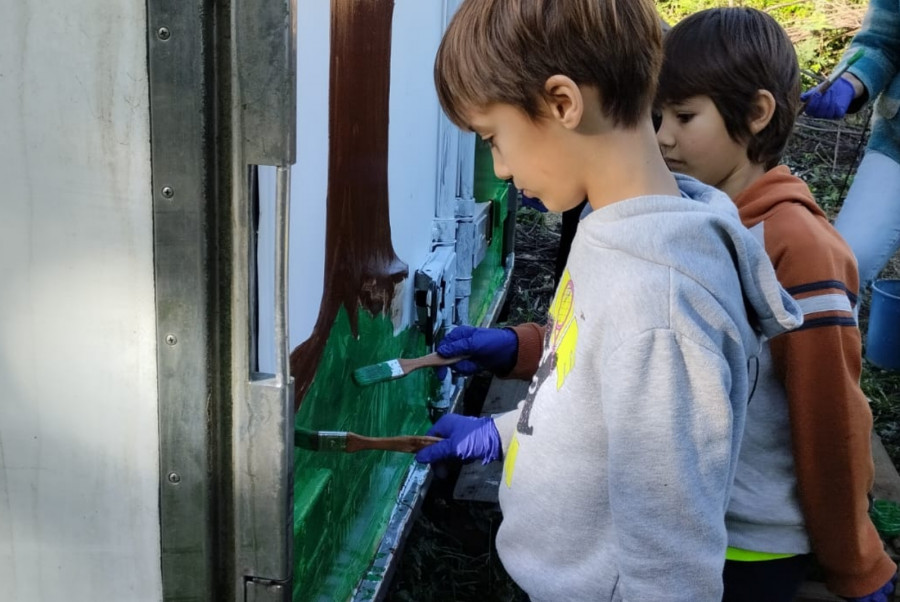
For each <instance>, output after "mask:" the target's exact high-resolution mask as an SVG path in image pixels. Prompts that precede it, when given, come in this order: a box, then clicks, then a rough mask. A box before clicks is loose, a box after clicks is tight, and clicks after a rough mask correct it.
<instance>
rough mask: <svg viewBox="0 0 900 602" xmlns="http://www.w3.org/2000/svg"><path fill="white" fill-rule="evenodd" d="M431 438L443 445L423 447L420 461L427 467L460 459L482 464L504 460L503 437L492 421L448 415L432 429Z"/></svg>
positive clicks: (442, 417)
mask: <svg viewBox="0 0 900 602" xmlns="http://www.w3.org/2000/svg"><path fill="white" fill-rule="evenodd" d="M426 434H427V435H430V436H433V437H441V438H442V441H438V442H437V443H432V444H431V445H429V446H428V447H423V448H422V449H421V450H419V452H418V453H417V454H416V460H417V461H418V462H422V463H425V464H430V463H431V462H438V461H441V460H449V459H457V460H462V461H463V462H469V461H472V460H481V463H482V464H487V463H488V462H493V461H494V460H498V459H500V434H499V433H498V432H497V427H496V425H495V424H494V421H493V419H491V418H486V417H485V418H476V417H474V416H461V415H459V414H446V415H444V416H441V418H440V419H439V420H438V421H437V422H435V423H434V425H432V427H431V428H430V429H428V433H426Z"/></svg>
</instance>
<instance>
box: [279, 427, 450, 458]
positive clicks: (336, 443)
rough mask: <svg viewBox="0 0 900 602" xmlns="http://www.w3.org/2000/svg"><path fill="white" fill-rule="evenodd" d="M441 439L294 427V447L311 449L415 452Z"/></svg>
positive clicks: (350, 451)
mask: <svg viewBox="0 0 900 602" xmlns="http://www.w3.org/2000/svg"><path fill="white" fill-rule="evenodd" d="M438 441H440V438H438V437H427V436H425V435H405V436H400V437H365V436H363V435H357V434H356V433H351V432H349V431H312V430H309V429H302V428H295V429H294V447H299V448H301V449H308V450H311V451H336V452H347V453H353V452H358V451H363V450H367V449H374V450H383V451H394V452H403V453H407V454H414V453H416V452H417V451H419V450H420V449H422V448H423V447H427V446H429V445H431V444H432V443H437V442H438Z"/></svg>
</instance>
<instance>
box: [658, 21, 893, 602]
mask: <svg viewBox="0 0 900 602" xmlns="http://www.w3.org/2000/svg"><path fill="white" fill-rule="evenodd" d="M664 48H665V52H664V54H665V59H664V63H663V68H662V73H661V75H660V84H659V92H658V99H659V100H658V108H659V109H660V111H661V116H662V120H661V125H660V129H659V131H658V133H657V137H658V140H659V145H660V148H661V150H662V152H663V155H664V156H665V158H666V161H667V162H668V164H669V166H670V167H671V168H672V170H674V171H677V172H681V173H686V174H689V175H692V176H694V177H696V178H698V179H699V180H701V181H703V182H705V183H707V184H710V185H713V186H716V187H717V188H719V189H721V190H723V191H725V192H727V193H728V194H729V195H730V196H731V198H732V199H733V201H734V203H735V205H736V206H737V208H738V211H739V213H740V216H741V219H742V221H743V222H744V224H745V225H746V226H747V227H749V228H752V230H753V232H754V233H756V234H757V235H758V236H759V237H760V239H761V240H763V242H764V244H765V248H766V251H767V252H768V254H769V256H770V257H771V258H772V262H773V264H774V265H775V272H776V274H777V275H778V279H779V281H780V282H781V284H782V285H783V286H785V287H786V288H787V290H788V292H790V293H791V294H792V295H793V296H794V298H795V300H796V301H797V303H798V304H799V305H800V307H801V308H802V310H803V313H804V324H803V326H802V327H800V328H798V329H797V330H794V331H792V332H789V333H787V334H784V335H781V336H779V337H777V338H775V339H772V340H771V341H770V342H769V344H768V345H767V346H766V348H765V350H764V352H763V353H762V354H761V355H760V365H759V378H758V379H757V384H756V391H755V393H754V395H753V398H752V400H751V403H750V404H749V406H748V409H747V426H746V431H745V434H744V441H743V444H742V447H741V451H740V456H739V460H738V469H737V475H736V477H735V486H734V490H733V493H732V499H731V502H730V504H729V507H728V513H727V516H726V524H727V526H728V541H729V546H730V547H729V548H728V552H727V558H728V561H727V562H726V568H725V598H724V600H725V601H726V602H757V601H763V600H764V601H766V602H789V601H790V600H793V599H794V594H795V592H796V591H797V589H798V588H799V586H800V584H801V583H802V581H803V579H804V573H805V568H806V565H807V563H808V560H809V554H810V552H812V553H813V554H815V555H816V556H817V558H818V560H819V563H820V564H821V565H822V567H823V568H824V569H825V573H826V583H827V585H828V587H829V588H830V589H831V590H832V591H834V592H835V593H837V594H840V595H841V596H844V597H845V598H846V599H848V600H856V601H859V602H862V601H866V602H886V601H887V600H888V599H889V596H890V593H891V591H892V589H893V583H892V579H893V577H894V573H895V571H896V570H897V567H896V566H895V565H894V563H893V562H892V561H891V559H890V558H889V557H888V555H887V554H886V553H885V552H884V549H883V545H882V543H881V540H880V539H879V537H878V533H876V531H875V528H874V526H873V525H872V522H871V520H870V519H869V516H868V513H867V508H868V499H867V494H868V492H869V490H870V488H871V486H872V480H873V463H872V453H871V447H870V431H871V428H872V414H871V411H870V410H869V405H868V401H867V400H866V397H865V395H864V394H863V392H862V390H861V389H860V387H859V376H860V368H861V357H860V334H859V329H858V328H857V325H856V321H855V318H854V313H853V306H854V305H855V304H856V301H857V297H856V295H857V289H858V286H859V278H858V276H857V271H856V263H855V261H854V259H853V254H852V253H851V251H850V249H849V247H848V246H847V244H846V243H845V242H844V241H843V239H842V238H841V237H840V235H839V234H838V233H837V231H836V230H835V229H834V228H833V227H832V226H831V225H830V224H829V222H828V219H827V217H826V216H825V214H824V212H823V211H822V210H821V209H820V208H819V207H818V206H817V205H816V202H815V200H814V199H813V197H812V194H811V193H810V191H809V188H808V187H807V186H806V184H805V183H804V182H803V181H802V180H800V179H799V178H797V177H795V176H793V175H791V172H790V170H789V169H788V168H787V167H786V166H784V165H779V159H780V156H781V153H782V150H783V149H784V147H785V144H786V143H787V141H788V138H789V136H790V134H791V132H792V130H793V126H794V117H795V115H796V114H797V110H798V108H799V105H800V74H799V67H798V65H797V57H796V55H795V53H794V48H793V46H792V44H791V41H790V39H789V38H788V36H787V34H786V33H785V32H784V30H783V29H782V28H781V26H780V25H778V23H777V22H776V21H775V20H774V19H773V18H772V17H771V16H769V15H767V14H765V13H763V12H761V11H758V10H754V9H749V8H717V9H710V10H706V11H701V12H699V13H695V14H693V15H691V16H690V17H688V18H686V19H685V20H683V21H681V22H680V23H678V24H677V25H676V26H675V27H674V28H673V29H672V30H671V31H670V32H669V33H668V34H667V37H666V40H665V46H664Z"/></svg>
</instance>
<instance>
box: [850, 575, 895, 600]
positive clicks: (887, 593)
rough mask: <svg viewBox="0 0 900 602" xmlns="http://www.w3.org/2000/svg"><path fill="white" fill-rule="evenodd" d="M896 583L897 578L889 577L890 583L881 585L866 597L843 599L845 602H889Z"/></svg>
mask: <svg viewBox="0 0 900 602" xmlns="http://www.w3.org/2000/svg"><path fill="white" fill-rule="evenodd" d="M896 582H897V577H896V576H894V577H891V579H890V581H888V582H887V583H885V584H884V585H882V586H881V588H880V589H879V590H878V591H875V592H872V593H871V594H869V595H868V596H861V597H859V598H844V600H847V602H890V601H891V599H892V596H891V594H892V593H894V584H895V583H896Z"/></svg>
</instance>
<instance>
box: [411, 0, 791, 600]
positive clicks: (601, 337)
mask: <svg viewBox="0 0 900 602" xmlns="http://www.w3.org/2000/svg"><path fill="white" fill-rule="evenodd" d="M660 60H661V35H660V29H659V19H658V17H657V15H656V12H655V8H654V4H653V2H651V0H567V1H566V2H560V1H558V0H466V1H465V2H463V4H462V5H461V7H460V8H459V10H458V12H457V14H456V15H455V16H454V18H453V20H452V22H451V23H450V26H449V27H448V30H447V32H446V34H445V36H444V39H443V41H442V43H441V46H440V49H439V50H438V54H437V58H436V62H435V80H436V87H437V90H438V96H439V98H440V101H441V104H442V106H443V108H444V110H445V111H446V112H447V114H448V115H449V116H450V117H451V119H453V121H454V122H455V123H456V124H457V125H459V126H461V127H465V128H467V129H471V130H473V131H475V132H476V133H477V134H479V135H480V136H481V137H482V138H484V139H485V140H488V141H489V142H490V144H491V147H492V152H493V159H494V169H495V171H496V173H497V175H498V177H500V178H504V179H510V178H511V179H512V180H513V181H514V182H515V184H516V186H517V187H518V188H519V189H521V190H523V192H524V193H525V194H527V195H529V196H532V197H537V198H540V199H541V200H542V201H543V203H544V205H546V206H547V207H548V208H549V209H550V210H551V211H565V210H567V209H571V208H572V207H574V206H576V205H578V204H579V203H580V202H581V201H582V200H583V199H585V198H587V199H588V202H589V203H590V204H591V206H592V208H593V209H594V211H593V212H592V213H591V215H590V216H588V217H587V218H586V219H585V220H584V221H582V223H581V224H580V225H579V228H578V232H577V234H576V236H575V239H574V241H573V243H572V249H571V252H570V255H569V259H568V263H567V267H566V269H565V271H564V273H563V277H562V280H561V282H560V283H559V286H558V289H557V293H556V297H555V299H554V301H553V303H552V305H551V308H550V312H549V314H550V315H549V319H550V323H549V324H548V326H547V328H546V331H545V332H546V339H545V342H544V347H543V352H542V354H541V355H540V362H539V364H538V365H537V366H536V370H535V371H534V372H533V373H534V374H535V377H534V379H533V381H532V386H531V387H530V389H529V393H528V396H527V397H526V399H525V400H524V401H523V402H522V403H521V404H520V406H519V409H518V410H517V411H515V412H512V413H510V414H507V415H503V416H498V417H495V419H490V418H485V419H482V418H473V417H466V416H458V415H453V414H451V415H448V416H445V417H443V418H442V419H441V420H439V421H438V422H437V423H436V424H435V426H434V427H433V429H432V431H431V433H432V434H437V435H439V436H441V437H443V438H444V440H443V441H441V442H439V443H436V444H434V445H432V446H430V447H427V448H425V449H424V450H422V451H421V452H419V453H418V454H417V458H418V459H419V460H420V461H424V462H433V461H440V460H444V459H447V458H458V459H463V460H473V459H481V460H482V461H490V460H492V459H496V458H498V457H499V456H500V455H501V453H502V454H503V455H504V456H505V457H504V473H503V479H502V482H501V484H500V491H499V498H500V505H501V508H502V511H503V523H502V524H501V526H500V530H499V533H498V535H497V550H498V552H499V555H500V557H501V559H502V561H503V564H504V566H505V567H506V569H507V571H508V572H509V573H510V575H511V576H512V577H513V579H515V580H516V582H517V583H518V584H519V585H520V586H521V587H522V588H523V589H524V590H525V591H526V592H527V593H528V595H529V596H530V597H531V599H532V600H566V601H574V602H577V601H580V600H585V601H587V600H590V601H592V602H593V601H597V600H641V601H644V600H653V601H657V600H667V601H672V600H684V601H690V602H696V601H698V600H708V601H717V600H719V599H720V598H721V595H722V566H723V562H724V555H725V547H726V531H725V522H724V515H725V508H726V506H727V503H728V499H729V495H730V489H731V484H732V480H733V475H734V471H735V469H736V465H737V452H738V448H739V445H740V439H741V433H742V431H743V423H744V415H745V412H746V407H747V398H748V395H749V391H750V388H751V377H750V374H749V372H748V363H751V362H752V361H753V357H754V356H755V354H756V353H757V352H758V351H759V349H760V344H761V342H760V334H759V331H758V330H755V328H758V329H760V330H761V331H762V332H764V333H765V334H767V335H769V336H772V335H775V334H778V333H780V332H783V331H784V330H785V329H787V328H793V327H796V326H797V325H798V324H799V319H798V313H799V310H798V308H797V307H796V306H795V305H794V303H793V302H792V301H791V300H790V298H789V297H788V296H787V295H786V293H785V292H784V291H783V290H782V289H781V288H780V287H779V286H778V283H777V281H776V279H775V275H774V272H773V271H772V267H771V264H770V262H769V260H768V258H767V257H766V256H765V252H764V250H763V249H762V247H761V246H760V245H759V243H758V242H757V241H756V240H755V239H754V237H753V236H752V235H751V234H750V233H749V232H748V231H747V230H746V229H745V228H744V227H743V226H741V224H740V221H739V220H738V218H737V214H736V211H735V209H734V206H733V205H732V204H731V202H730V201H729V200H728V198H727V197H726V196H725V195H723V194H722V193H720V192H719V191H716V190H715V189H713V188H711V187H708V186H705V185H703V184H701V183H699V182H697V181H696V180H694V179H692V178H688V177H684V176H673V175H672V174H671V173H670V172H669V170H668V169H667V168H666V165H665V163H664V162H663V159H662V157H661V155H660V153H659V149H658V147H657V144H656V138H655V134H654V130H653V123H652V119H651V112H650V108H651V103H652V100H653V97H654V92H655V82H656V80H657V76H658V69H659V66H660ZM748 309H749V310H750V312H751V313H752V325H751V319H750V318H749V317H748V315H747V313H748ZM502 332H503V333H507V334H512V336H513V337H515V336H516V335H515V334H514V333H509V331H502ZM501 336H502V335H501ZM488 346H490V344H488ZM520 351H521V350H520ZM523 355H524V354H523ZM476 359H478V358H476ZM482 359H483V358H482ZM507 359H509V358H507ZM535 372H536V373H535Z"/></svg>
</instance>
